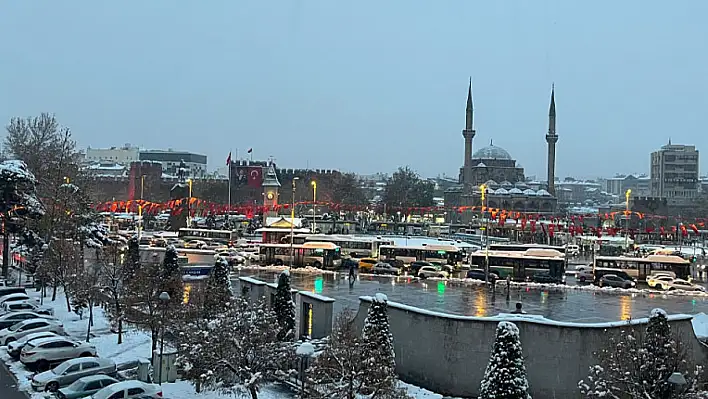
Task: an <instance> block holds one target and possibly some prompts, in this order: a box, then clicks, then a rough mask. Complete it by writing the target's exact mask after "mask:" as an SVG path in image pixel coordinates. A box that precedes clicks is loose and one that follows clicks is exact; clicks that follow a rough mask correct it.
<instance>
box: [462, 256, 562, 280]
mask: <svg viewBox="0 0 708 399" xmlns="http://www.w3.org/2000/svg"><path fill="white" fill-rule="evenodd" d="M486 262H489V273H490V274H495V275H496V277H497V278H506V277H507V276H509V277H510V278H511V279H512V280H514V281H526V280H528V279H529V278H530V277H534V276H537V275H540V274H546V276H547V277H546V278H547V279H548V280H549V281H547V282H554V283H561V282H563V281H564V277H565V256H564V255H563V254H562V253H560V252H559V251H556V250H552V249H543V248H530V249H527V250H526V251H524V252H520V251H492V250H489V251H487V250H480V251H477V252H474V253H472V255H470V269H471V270H484V267H485V265H486Z"/></svg>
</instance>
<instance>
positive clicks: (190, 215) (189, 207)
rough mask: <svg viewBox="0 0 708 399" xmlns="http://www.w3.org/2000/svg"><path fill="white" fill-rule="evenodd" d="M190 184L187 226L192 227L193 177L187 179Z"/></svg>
mask: <svg viewBox="0 0 708 399" xmlns="http://www.w3.org/2000/svg"><path fill="white" fill-rule="evenodd" d="M187 184H189V197H188V199H187V227H192V179H187Z"/></svg>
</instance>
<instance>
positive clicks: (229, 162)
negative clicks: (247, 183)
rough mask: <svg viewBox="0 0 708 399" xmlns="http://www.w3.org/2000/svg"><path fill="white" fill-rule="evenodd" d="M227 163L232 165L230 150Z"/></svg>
mask: <svg viewBox="0 0 708 399" xmlns="http://www.w3.org/2000/svg"><path fill="white" fill-rule="evenodd" d="M226 165H231V151H229V156H228V157H226Z"/></svg>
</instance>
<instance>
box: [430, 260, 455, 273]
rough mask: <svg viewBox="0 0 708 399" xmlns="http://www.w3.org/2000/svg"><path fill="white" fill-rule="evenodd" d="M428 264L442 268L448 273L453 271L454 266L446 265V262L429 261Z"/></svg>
mask: <svg viewBox="0 0 708 399" xmlns="http://www.w3.org/2000/svg"><path fill="white" fill-rule="evenodd" d="M430 264H432V265H433V266H435V267H439V268H440V269H442V270H444V271H446V272H448V273H452V272H454V271H455V267H454V266H452V265H448V264H447V263H443V262H430Z"/></svg>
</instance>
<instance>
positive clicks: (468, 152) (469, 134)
mask: <svg viewBox="0 0 708 399" xmlns="http://www.w3.org/2000/svg"><path fill="white" fill-rule="evenodd" d="M474 135H475V131H474V106H473V104H472V78H470V85H469V87H468V88H467V107H466V109H465V128H464V129H463V130H462V137H464V138H465V161H464V163H463V164H462V169H461V170H460V183H464V184H468V183H470V178H471V176H470V175H471V171H472V139H473V138H474Z"/></svg>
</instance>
